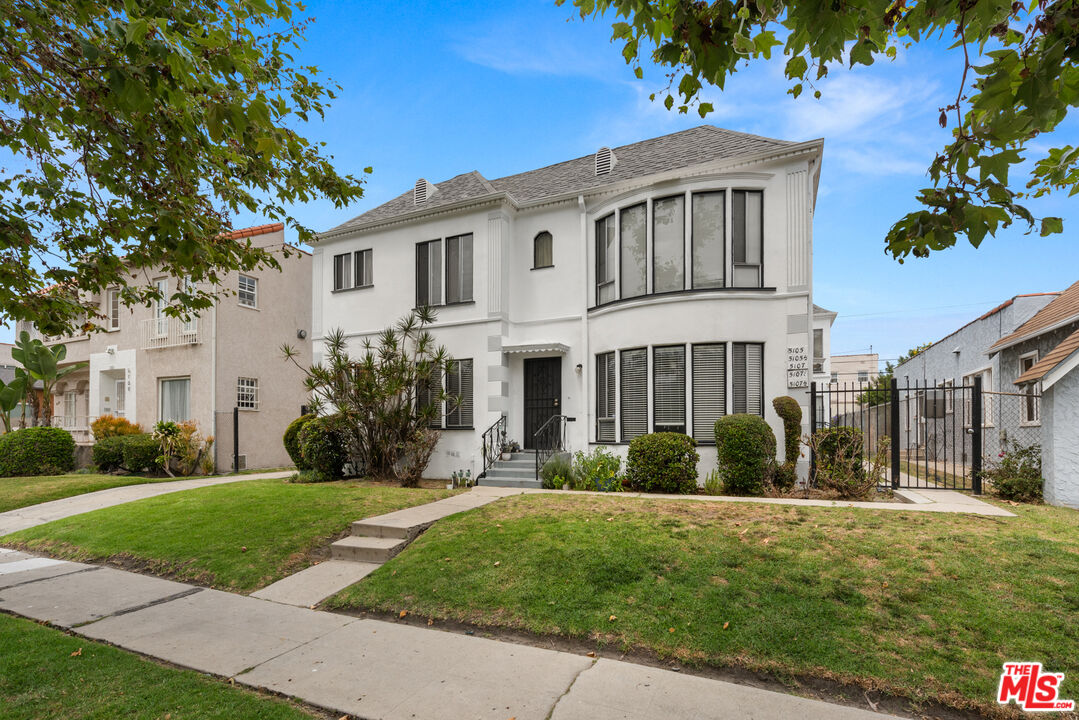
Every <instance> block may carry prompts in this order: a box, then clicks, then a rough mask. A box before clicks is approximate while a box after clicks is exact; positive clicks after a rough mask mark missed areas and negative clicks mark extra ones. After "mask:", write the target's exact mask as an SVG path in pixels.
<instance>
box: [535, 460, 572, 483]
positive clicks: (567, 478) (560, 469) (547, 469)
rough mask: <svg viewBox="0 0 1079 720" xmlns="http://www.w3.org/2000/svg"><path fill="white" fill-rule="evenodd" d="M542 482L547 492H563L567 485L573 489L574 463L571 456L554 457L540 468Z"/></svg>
mask: <svg viewBox="0 0 1079 720" xmlns="http://www.w3.org/2000/svg"><path fill="white" fill-rule="evenodd" d="M540 480H541V481H542V483H543V487H544V488H545V489H547V490H561V489H562V486H563V485H565V484H567V483H568V484H569V486H570V487H573V462H572V461H571V460H570V457H569V455H567V454H565V453H559V454H557V455H552V456H551V458H550V459H549V460H548V461H547V462H545V463H544V464H543V467H542V468H540Z"/></svg>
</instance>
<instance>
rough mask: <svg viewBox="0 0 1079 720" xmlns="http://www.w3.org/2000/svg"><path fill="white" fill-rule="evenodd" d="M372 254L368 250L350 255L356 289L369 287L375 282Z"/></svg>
mask: <svg viewBox="0 0 1079 720" xmlns="http://www.w3.org/2000/svg"><path fill="white" fill-rule="evenodd" d="M372 254H373V253H372V251H371V250H370V249H368V250H357V251H356V252H354V253H352V264H353V266H354V269H355V271H356V272H354V273H353V275H352V276H353V277H354V278H355V283H356V287H370V286H371V285H373V284H374V282H375V280H374V272H375V268H374V265H373V264H372V260H373V258H372Z"/></svg>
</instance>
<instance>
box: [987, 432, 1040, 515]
mask: <svg viewBox="0 0 1079 720" xmlns="http://www.w3.org/2000/svg"><path fill="white" fill-rule="evenodd" d="M984 475H985V477H986V478H987V479H988V480H989V481H990V482H991V483H992V486H993V492H994V493H996V494H997V495H998V496H1000V497H1001V498H1003V499H1005V500H1012V501H1014V502H1041V500H1042V485H1043V480H1042V448H1041V445H1039V444H1037V443H1035V444H1033V445H1028V446H1026V447H1023V446H1019V445H1012V446H1007V445H1006V446H1005V448H1004V452H1002V453H1001V454H1000V458H999V460H998V461H997V463H996V466H995V467H992V468H990V469H989V470H986V471H985V473H984Z"/></svg>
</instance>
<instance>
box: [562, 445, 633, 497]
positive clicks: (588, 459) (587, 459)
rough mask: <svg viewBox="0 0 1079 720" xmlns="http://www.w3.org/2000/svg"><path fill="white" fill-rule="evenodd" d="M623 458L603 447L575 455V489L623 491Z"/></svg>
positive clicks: (578, 452)
mask: <svg viewBox="0 0 1079 720" xmlns="http://www.w3.org/2000/svg"><path fill="white" fill-rule="evenodd" d="M621 470H622V458H620V457H618V456H617V455H615V454H613V453H610V452H607V451H606V450H604V449H603V448H601V447H598V448H596V449H595V450H593V451H592V452H590V453H588V454H587V455H586V454H585V453H584V452H582V451H580V450H578V451H577V454H576V455H574V456H573V485H572V487H573V489H574V490H598V491H600V492H622V477H621V476H620V475H619V473H620V472H621Z"/></svg>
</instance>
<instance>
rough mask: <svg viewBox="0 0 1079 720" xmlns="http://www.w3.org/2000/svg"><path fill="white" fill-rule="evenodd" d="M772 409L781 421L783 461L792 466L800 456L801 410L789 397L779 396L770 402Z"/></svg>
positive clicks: (795, 401)
mask: <svg viewBox="0 0 1079 720" xmlns="http://www.w3.org/2000/svg"><path fill="white" fill-rule="evenodd" d="M772 407H773V408H775V411H776V415H779V419H780V420H782V421H783V460H784V462H787V463H791V464H792V465H793V464H794V463H796V462H798V456H799V455H800V454H801V448H800V447H799V445H800V444H801V440H802V408H800V407H798V401H797V400H795V399H794V398H792V397H791V396H790V395H781V396H780V397H777V398H776V399H774V400H772Z"/></svg>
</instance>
